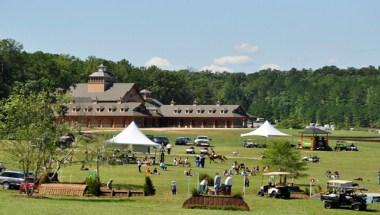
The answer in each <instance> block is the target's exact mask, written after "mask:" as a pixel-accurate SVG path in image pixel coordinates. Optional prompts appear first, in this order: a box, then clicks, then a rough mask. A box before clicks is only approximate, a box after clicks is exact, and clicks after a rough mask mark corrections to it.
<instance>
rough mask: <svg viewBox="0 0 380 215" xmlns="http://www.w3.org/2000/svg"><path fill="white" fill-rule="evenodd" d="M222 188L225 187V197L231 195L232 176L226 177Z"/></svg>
mask: <svg viewBox="0 0 380 215" xmlns="http://www.w3.org/2000/svg"><path fill="white" fill-rule="evenodd" d="M224 186H225V189H226V190H225V192H226V194H227V195H231V190H232V176H231V175H228V176H227V178H226V180H225V181H224Z"/></svg>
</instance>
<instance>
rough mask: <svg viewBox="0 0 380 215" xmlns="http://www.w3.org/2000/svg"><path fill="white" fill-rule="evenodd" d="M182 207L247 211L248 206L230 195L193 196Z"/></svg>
mask: <svg viewBox="0 0 380 215" xmlns="http://www.w3.org/2000/svg"><path fill="white" fill-rule="evenodd" d="M182 207H183V208H205V209H221V210H242V211H249V206H248V205H247V203H246V202H245V201H244V200H243V199H241V198H236V197H231V196H193V197H190V198H189V199H187V200H186V201H185V202H184V203H183V206H182Z"/></svg>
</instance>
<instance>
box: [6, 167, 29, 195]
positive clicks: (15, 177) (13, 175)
mask: <svg viewBox="0 0 380 215" xmlns="http://www.w3.org/2000/svg"><path fill="white" fill-rule="evenodd" d="M30 177H32V178H34V176H33V174H30ZM24 178H25V177H24V173H23V172H21V171H11V170H6V171H4V172H2V173H1V174H0V184H1V185H2V186H3V189H4V190H8V189H10V188H13V187H15V188H19V187H20V184H21V183H22V182H23V181H24Z"/></svg>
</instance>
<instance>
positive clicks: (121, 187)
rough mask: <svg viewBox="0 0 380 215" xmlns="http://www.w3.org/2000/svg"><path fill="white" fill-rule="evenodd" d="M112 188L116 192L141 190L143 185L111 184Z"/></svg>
mask: <svg viewBox="0 0 380 215" xmlns="http://www.w3.org/2000/svg"><path fill="white" fill-rule="evenodd" d="M112 187H113V188H114V189H116V190H141V189H144V185H138V184H113V185H112Z"/></svg>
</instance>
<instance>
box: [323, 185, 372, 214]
mask: <svg viewBox="0 0 380 215" xmlns="http://www.w3.org/2000/svg"><path fill="white" fill-rule="evenodd" d="M362 190H366V189H363V188H359V186H358V185H357V184H356V183H353V182H352V181H345V180H330V181H328V182H327V191H328V192H327V193H326V194H323V195H321V201H323V202H324V207H325V208H327V209H331V208H340V207H346V208H347V207H348V208H351V209H353V210H356V211H359V210H366V209H367V202H366V195H365V194H363V193H361V192H360V191H362Z"/></svg>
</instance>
